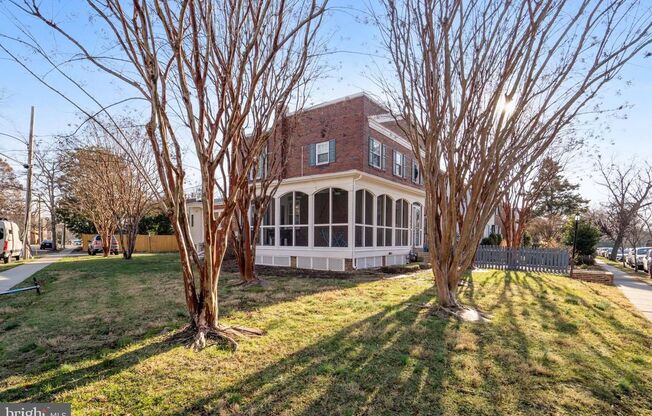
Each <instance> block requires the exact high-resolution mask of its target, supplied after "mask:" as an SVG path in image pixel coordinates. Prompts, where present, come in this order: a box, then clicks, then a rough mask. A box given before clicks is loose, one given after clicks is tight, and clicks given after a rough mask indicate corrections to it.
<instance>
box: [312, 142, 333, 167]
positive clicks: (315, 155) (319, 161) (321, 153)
mask: <svg viewBox="0 0 652 416" xmlns="http://www.w3.org/2000/svg"><path fill="white" fill-rule="evenodd" d="M308 152H309V155H308V156H309V158H310V166H320V165H328V164H329V163H333V162H335V139H332V140H328V141H326V142H320V143H313V144H311V145H310V147H309V149H308Z"/></svg>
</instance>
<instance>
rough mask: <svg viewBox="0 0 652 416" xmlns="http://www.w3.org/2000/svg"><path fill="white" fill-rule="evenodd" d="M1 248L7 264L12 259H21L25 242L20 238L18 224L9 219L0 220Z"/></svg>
mask: <svg viewBox="0 0 652 416" xmlns="http://www.w3.org/2000/svg"><path fill="white" fill-rule="evenodd" d="M0 249H2V252H1V253H2V256H1V257H2V261H3V262H4V263H5V264H6V263H9V262H10V261H11V259H16V260H20V252H21V251H22V249H23V242H22V241H21V240H20V232H19V229H18V224H16V223H15V222H11V221H9V220H0Z"/></svg>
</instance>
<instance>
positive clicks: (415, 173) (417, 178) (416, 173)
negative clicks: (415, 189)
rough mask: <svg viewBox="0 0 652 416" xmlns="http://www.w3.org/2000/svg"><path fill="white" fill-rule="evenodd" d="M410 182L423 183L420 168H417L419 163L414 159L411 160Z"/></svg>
mask: <svg viewBox="0 0 652 416" xmlns="http://www.w3.org/2000/svg"><path fill="white" fill-rule="evenodd" d="M412 182H414V183H416V184H417V185H423V177H422V176H421V169H419V163H418V162H417V161H416V160H413V161H412Z"/></svg>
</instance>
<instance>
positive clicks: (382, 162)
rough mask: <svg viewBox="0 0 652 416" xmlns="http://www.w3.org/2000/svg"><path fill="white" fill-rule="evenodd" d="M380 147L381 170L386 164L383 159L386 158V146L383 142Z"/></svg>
mask: <svg viewBox="0 0 652 416" xmlns="http://www.w3.org/2000/svg"><path fill="white" fill-rule="evenodd" d="M380 149H381V151H380V168H381V169H382V170H385V167H386V165H387V164H386V163H385V159H386V158H387V146H385V145H384V144H381V145H380Z"/></svg>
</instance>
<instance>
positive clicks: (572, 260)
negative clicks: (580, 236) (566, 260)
mask: <svg viewBox="0 0 652 416" xmlns="http://www.w3.org/2000/svg"><path fill="white" fill-rule="evenodd" d="M579 223H580V214H575V233H574V234H573V254H572V255H571V267H570V277H573V266H575V249H576V248H577V227H578V225H579Z"/></svg>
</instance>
